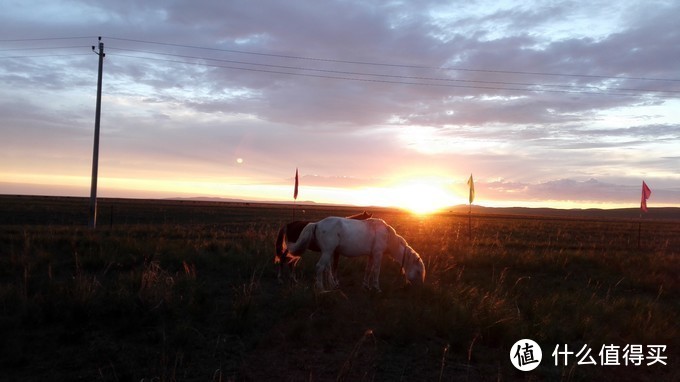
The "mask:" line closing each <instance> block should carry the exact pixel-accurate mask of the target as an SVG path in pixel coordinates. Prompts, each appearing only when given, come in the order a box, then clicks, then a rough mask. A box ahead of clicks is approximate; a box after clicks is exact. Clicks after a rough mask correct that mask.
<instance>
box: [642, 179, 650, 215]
mask: <svg viewBox="0 0 680 382" xmlns="http://www.w3.org/2000/svg"><path fill="white" fill-rule="evenodd" d="M650 195H652V190H650V189H649V187H648V186H647V183H645V181H644V180H643V181H642V198H641V199H640V208H641V209H642V211H644V212H647V199H649V196H650Z"/></svg>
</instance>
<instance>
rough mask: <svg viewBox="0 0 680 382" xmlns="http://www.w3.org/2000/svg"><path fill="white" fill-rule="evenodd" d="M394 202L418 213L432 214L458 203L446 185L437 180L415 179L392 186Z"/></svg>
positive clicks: (397, 205)
mask: <svg viewBox="0 0 680 382" xmlns="http://www.w3.org/2000/svg"><path fill="white" fill-rule="evenodd" d="M390 191H391V193H392V199H393V201H392V202H393V204H395V205H396V207H400V208H404V209H406V210H409V211H411V212H413V213H415V214H418V215H425V214H431V213H434V212H438V211H441V210H443V209H445V208H446V207H450V206H452V205H454V204H456V198H455V196H454V195H452V194H451V193H450V192H448V191H447V190H446V187H445V185H443V184H441V182H435V181H423V180H421V181H413V182H408V183H405V184H402V185H398V186H395V187H393V188H391V190H390Z"/></svg>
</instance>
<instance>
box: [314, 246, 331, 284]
mask: <svg viewBox="0 0 680 382" xmlns="http://www.w3.org/2000/svg"><path fill="white" fill-rule="evenodd" d="M332 256H333V253H332V252H322V253H321V257H320V258H319V262H318V263H316V287H317V289H319V290H325V287H324V279H325V278H326V275H327V274H328V270H329V268H330V263H331V257H332ZM331 277H332V276H331Z"/></svg>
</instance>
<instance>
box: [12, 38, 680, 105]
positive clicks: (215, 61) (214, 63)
mask: <svg viewBox="0 0 680 382" xmlns="http://www.w3.org/2000/svg"><path fill="white" fill-rule="evenodd" d="M92 38H93V37H91V36H83V37H46V38H26V39H0V42H29V41H30V42H49V41H55V40H77V39H92ZM106 39H110V40H114V41H121V42H132V43H139V44H149V45H157V46H168V47H179V48H184V49H195V50H205V51H214V52H223V53H230V54H244V55H253V56H260V57H268V58H279V59H288V60H291V59H294V60H302V61H310V62H319V63H329V64H352V65H364V66H367V67H378V68H380V67H382V68H400V69H420V70H430V71H445V72H446V71H464V72H478V73H497V74H513V75H534V76H537V75H540V76H553V77H558V76H561V77H567V78H569V77H571V78H574V77H581V78H595V79H601V80H619V81H620V80H637V81H667V82H677V81H680V79H670V78H667V79H662V78H651V77H627V76H604V75H589V74H569V73H548V72H525V71H510V70H488V69H469V68H458V67H432V66H423V65H406V64H397V63H385V62H370V61H355V60H339V59H329V58H320V57H306V56H299V55H285V54H274V53H262V52H252V51H244V50H235V49H223V48H210V47H203V46H196V45H187V44H177V43H167V42H157V41H147V40H140V39H128V38H119V37H106ZM89 47H90V46H87V47H84V46H82V45H75V46H74V45H71V46H37V47H12V48H2V49H0V52H19V51H34V50H50V49H52V50H64V49H81V48H83V49H84V48H89ZM111 50H113V51H114V52H116V51H117V52H129V53H136V55H132V54H124V53H113V54H112V55H113V56H119V57H125V58H132V59H147V60H155V61H160V62H168V63H176V64H189V65H197V66H204V67H214V68H223V69H230V70H242V71H250V72H259V73H268V74H279V75H288V76H298V77H309V78H322V79H333V80H343V81H361V82H373V83H387V84H399V85H416V86H432V87H450V88H464V89H480V90H495V91H522V92H536V93H541V92H544V93H567V94H569V93H571V94H597V95H611V96H634V97H637V96H640V95H641V94H647V95H649V94H653V95H654V96H655V97H662V98H666V97H676V95H677V94H680V90H667V89H649V88H631V87H626V88H616V87H604V86H593V85H575V84H554V83H553V84H550V83H538V82H514V81H502V80H496V81H492V80H472V79H461V78H450V77H441V76H440V77H435V76H425V75H423V76H419V75H404V74H395V73H389V72H380V73H376V72H365V71H355V70H341V69H335V68H331V69H322V68H312V67H308V66H302V65H281V64H274V63H262V62H253V61H246V60H234V59H223V58H213V57H207V56H203V55H187V54H177V53H167V52H158V51H152V50H147V49H133V48H125V47H121V48H119V47H111V46H109V47H108V52H109V53H110V51H111ZM88 54H90V53H69V54H50V55H11V56H1V55H0V59H3V58H4V59H21V58H42V57H68V56H81V55H88ZM149 55H153V56H161V57H171V58H177V60H175V59H168V58H159V57H150V56H149ZM186 60H198V61H199V62H196V61H193V62H190V61H186ZM225 64H227V65H225Z"/></svg>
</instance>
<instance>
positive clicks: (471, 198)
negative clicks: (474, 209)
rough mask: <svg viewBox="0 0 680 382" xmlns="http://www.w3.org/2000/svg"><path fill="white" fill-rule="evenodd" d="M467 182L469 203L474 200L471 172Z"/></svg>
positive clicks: (473, 183)
mask: <svg viewBox="0 0 680 382" xmlns="http://www.w3.org/2000/svg"><path fill="white" fill-rule="evenodd" d="M467 184H468V186H469V187H470V204H472V202H473V201H474V200H475V182H474V180H472V174H470V179H468V181H467Z"/></svg>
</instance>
